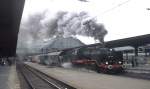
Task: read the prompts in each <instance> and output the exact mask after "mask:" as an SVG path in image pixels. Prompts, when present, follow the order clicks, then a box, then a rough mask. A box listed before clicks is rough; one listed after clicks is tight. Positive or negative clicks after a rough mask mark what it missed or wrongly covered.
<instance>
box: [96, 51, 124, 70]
mask: <svg viewBox="0 0 150 89" xmlns="http://www.w3.org/2000/svg"><path fill="white" fill-rule="evenodd" d="M123 70H124V66H123V54H122V52H116V51H114V50H111V49H110V50H109V51H107V53H106V54H105V57H103V59H100V62H99V64H98V69H97V71H98V72H104V73H106V72H107V73H108V72H111V73H112V72H114V73H117V72H122V71H123Z"/></svg>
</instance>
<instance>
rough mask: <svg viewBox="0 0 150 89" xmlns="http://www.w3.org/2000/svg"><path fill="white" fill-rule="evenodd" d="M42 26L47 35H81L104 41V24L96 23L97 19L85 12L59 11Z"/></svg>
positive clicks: (105, 31)
mask: <svg viewBox="0 0 150 89" xmlns="http://www.w3.org/2000/svg"><path fill="white" fill-rule="evenodd" d="M44 26H45V29H47V33H48V34H47V36H48V37H57V36H61V37H70V36H76V35H82V36H90V37H94V39H96V40H99V41H100V42H104V40H103V39H104V36H105V35H106V34H107V30H106V29H105V27H104V25H103V24H100V23H97V20H96V19H95V18H91V17H90V16H89V15H88V13H86V12H80V13H68V12H59V13H57V14H56V17H55V18H53V19H51V20H48V22H45V23H44Z"/></svg>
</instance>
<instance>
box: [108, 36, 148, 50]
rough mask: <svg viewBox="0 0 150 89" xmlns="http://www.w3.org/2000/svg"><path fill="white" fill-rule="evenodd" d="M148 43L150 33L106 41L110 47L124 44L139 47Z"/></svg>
mask: <svg viewBox="0 0 150 89" xmlns="http://www.w3.org/2000/svg"><path fill="white" fill-rule="evenodd" d="M146 44H150V34H146V35H140V36H135V37H129V38H125V39H119V40H112V41H108V42H106V43H105V46H106V47H110V48H114V47H124V46H132V47H138V46H144V45H146Z"/></svg>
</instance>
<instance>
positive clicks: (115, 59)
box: [59, 46, 124, 73]
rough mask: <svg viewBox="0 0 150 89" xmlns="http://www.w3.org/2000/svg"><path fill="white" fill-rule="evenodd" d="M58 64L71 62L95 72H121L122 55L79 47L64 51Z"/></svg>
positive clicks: (113, 51) (110, 50)
mask: <svg viewBox="0 0 150 89" xmlns="http://www.w3.org/2000/svg"><path fill="white" fill-rule="evenodd" d="M59 56H60V59H59V60H60V63H64V62H71V63H72V64H73V65H74V66H85V67H88V68H89V67H90V68H91V69H94V70H96V71H97V72H103V73H108V72H114V73H116V72H122V71H123V70H124V65H123V54H122V53H121V52H116V51H115V50H113V49H109V48H105V47H99V46H98V47H81V48H76V49H72V50H65V51H63V52H62V53H61V54H60V55H59Z"/></svg>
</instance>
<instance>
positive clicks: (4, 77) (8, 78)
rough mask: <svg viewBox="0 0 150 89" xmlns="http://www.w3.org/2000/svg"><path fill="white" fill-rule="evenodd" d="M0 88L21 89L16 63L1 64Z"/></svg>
mask: <svg viewBox="0 0 150 89" xmlns="http://www.w3.org/2000/svg"><path fill="white" fill-rule="evenodd" d="M0 89H20V83H19V80H18V77H17V72H16V68H15V65H12V66H8V65H4V66H1V65H0Z"/></svg>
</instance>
